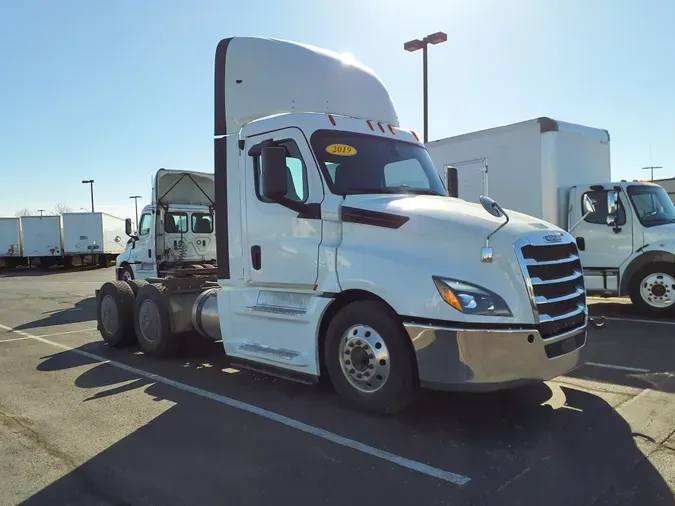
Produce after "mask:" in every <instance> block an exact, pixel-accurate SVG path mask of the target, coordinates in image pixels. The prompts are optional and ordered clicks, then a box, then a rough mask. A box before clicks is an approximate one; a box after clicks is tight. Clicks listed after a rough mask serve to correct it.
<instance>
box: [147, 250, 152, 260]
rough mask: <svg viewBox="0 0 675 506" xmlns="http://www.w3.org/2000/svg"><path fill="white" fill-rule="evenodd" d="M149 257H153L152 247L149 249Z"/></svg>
mask: <svg viewBox="0 0 675 506" xmlns="http://www.w3.org/2000/svg"><path fill="white" fill-rule="evenodd" d="M148 258H152V250H151V249H149V250H148Z"/></svg>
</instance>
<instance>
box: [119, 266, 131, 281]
mask: <svg viewBox="0 0 675 506" xmlns="http://www.w3.org/2000/svg"><path fill="white" fill-rule="evenodd" d="M120 278H122V279H121V280H122V281H127V282H128V281H131V280H132V279H134V271H133V270H131V266H130V265H128V264H124V265H123V266H122V274H121V276H120Z"/></svg>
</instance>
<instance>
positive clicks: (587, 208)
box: [582, 193, 595, 218]
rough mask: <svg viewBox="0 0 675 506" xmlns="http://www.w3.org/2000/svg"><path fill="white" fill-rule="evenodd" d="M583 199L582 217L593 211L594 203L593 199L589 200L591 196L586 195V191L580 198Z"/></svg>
mask: <svg viewBox="0 0 675 506" xmlns="http://www.w3.org/2000/svg"><path fill="white" fill-rule="evenodd" d="M582 200H583V201H584V218H585V217H586V216H587V215H589V214H591V213H594V212H595V204H593V201H592V200H591V197H589V196H588V193H585V194H584V197H583V199H582Z"/></svg>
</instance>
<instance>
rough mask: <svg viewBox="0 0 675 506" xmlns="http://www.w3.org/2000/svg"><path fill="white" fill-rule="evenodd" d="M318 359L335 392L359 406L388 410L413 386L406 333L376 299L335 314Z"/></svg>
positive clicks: (411, 395)
mask: <svg viewBox="0 0 675 506" xmlns="http://www.w3.org/2000/svg"><path fill="white" fill-rule="evenodd" d="M324 360H325V364H326V368H327V370H328V375H329V377H330V380H331V382H332V383H333V386H334V388H335V390H336V391H337V392H338V394H340V395H341V396H342V397H343V398H344V399H345V400H347V401H348V402H349V403H350V404H352V405H353V406H355V407H357V408H359V409H362V410H364V411H368V412H372V413H377V414H389V413H394V412H396V411H399V410H401V409H403V408H405V407H406V406H407V405H408V404H410V403H411V402H412V401H413V400H414V399H415V397H416V395H417V392H418V390H419V381H418V378H417V368H416V364H415V356H414V353H413V351H412V349H411V346H410V345H409V338H408V336H407V335H406V333H405V331H404V329H403V327H402V326H401V324H400V323H399V322H398V321H397V318H396V315H395V314H394V313H393V312H392V311H391V310H390V309H389V308H388V307H387V306H385V305H384V304H382V303H380V302H375V301H364V302H353V303H351V304H349V305H348V306H345V307H344V308H342V309H341V310H340V311H339V312H338V313H337V314H336V315H335V317H334V318H333V320H332V321H331V323H330V325H329V326H328V331H327V333H326V342H325V347H324Z"/></svg>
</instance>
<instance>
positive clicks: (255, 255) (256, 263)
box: [251, 244, 262, 271]
mask: <svg viewBox="0 0 675 506" xmlns="http://www.w3.org/2000/svg"><path fill="white" fill-rule="evenodd" d="M251 264H252V265H253V269H254V270H256V271H259V270H260V267H261V264H262V252H261V251H260V246H258V245H257V244H256V245H255V246H251Z"/></svg>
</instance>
